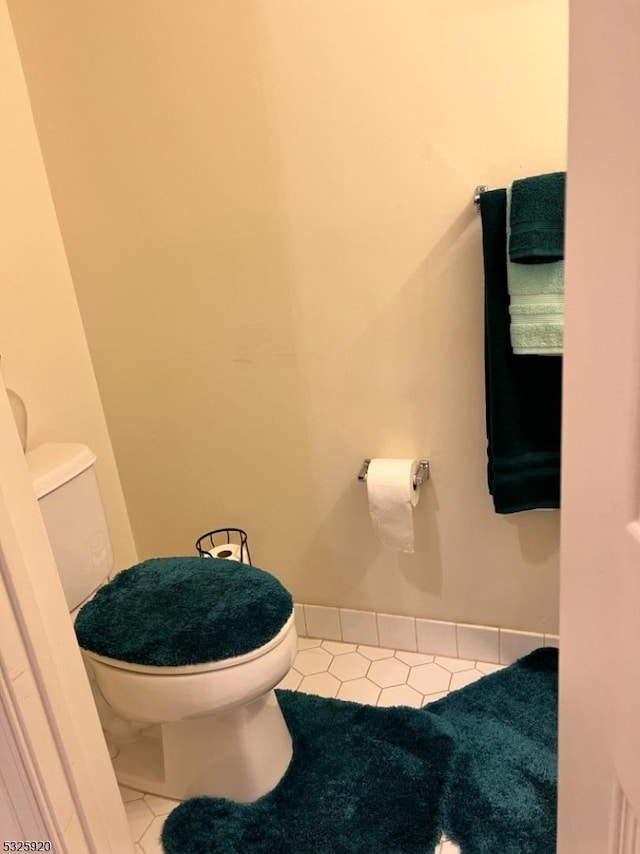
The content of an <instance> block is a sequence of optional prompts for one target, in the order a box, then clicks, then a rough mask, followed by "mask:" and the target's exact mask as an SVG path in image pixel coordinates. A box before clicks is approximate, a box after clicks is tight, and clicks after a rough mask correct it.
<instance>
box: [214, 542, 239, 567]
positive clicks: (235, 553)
mask: <svg viewBox="0 0 640 854" xmlns="http://www.w3.org/2000/svg"><path fill="white" fill-rule="evenodd" d="M208 553H209V554H210V555H211V557H217V558H220V559H221V560H239V561H240V562H241V563H244V556H243V554H242V546H239V545H237V543H225V544H224V545H223V546H216V547H215V548H213V549H209V552H208Z"/></svg>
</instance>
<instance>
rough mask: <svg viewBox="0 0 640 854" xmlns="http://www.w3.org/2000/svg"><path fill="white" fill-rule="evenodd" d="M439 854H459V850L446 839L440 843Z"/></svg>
mask: <svg viewBox="0 0 640 854" xmlns="http://www.w3.org/2000/svg"><path fill="white" fill-rule="evenodd" d="M440 854H460V849H459V848H458V846H457V845H456V844H455V842H452V841H451V840H450V839H447V841H446V842H443V843H442V848H441V849H440ZM496 854H498V852H496Z"/></svg>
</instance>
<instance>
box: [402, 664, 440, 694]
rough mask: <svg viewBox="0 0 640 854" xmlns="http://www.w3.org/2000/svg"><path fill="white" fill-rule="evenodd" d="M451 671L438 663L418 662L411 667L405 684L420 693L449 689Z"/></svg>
mask: <svg viewBox="0 0 640 854" xmlns="http://www.w3.org/2000/svg"><path fill="white" fill-rule="evenodd" d="M450 682H451V673H450V672H449V671H448V670H445V669H444V668H443V667H440V665H439V664H420V665H419V666H418V667H412V668H411V672H410V673H409V678H408V679H407V685H410V686H411V687H412V688H415V690H416V691H419V692H420V693H421V694H436V693H440V692H441V691H448V690H449V683H450Z"/></svg>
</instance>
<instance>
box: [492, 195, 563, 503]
mask: <svg viewBox="0 0 640 854" xmlns="http://www.w3.org/2000/svg"><path fill="white" fill-rule="evenodd" d="M480 211H481V214H482V250H483V258H484V282H485V306H484V307H485V389H486V423H487V456H488V461H487V462H488V465H487V475H488V481H489V492H490V493H491V495H492V496H493V504H494V507H495V510H496V513H516V512H518V511H520V510H535V509H538V508H546V507H559V506H560V432H561V429H560V409H561V399H562V390H561V389H562V359H561V358H560V357H558V356H555V357H554V356H551V357H549V358H548V359H541V358H540V357H539V356H516V355H514V353H513V350H512V349H511V340H510V337H509V293H508V289H507V194H506V192H505V190H489V191H487V192H486V193H483V194H482V196H481V197H480Z"/></svg>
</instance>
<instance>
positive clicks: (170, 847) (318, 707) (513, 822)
mask: <svg viewBox="0 0 640 854" xmlns="http://www.w3.org/2000/svg"><path fill="white" fill-rule="evenodd" d="M277 693H278V699H279V702H280V705H281V707H282V711H283V713H284V715H285V718H286V720H287V724H288V726H289V729H290V731H291V734H292V736H293V741H294V758H293V760H292V762H291V765H290V766H289V768H288V770H287V772H286V774H285V775H284V777H283V778H282V780H281V781H280V783H279V784H278V785H277V786H276V787H275V789H273V791H271V792H269V794H267V795H265V796H264V797H263V798H261V799H260V800H258V801H256V802H255V803H253V804H236V803H234V802H232V801H226V800H222V799H217V798H193V799H192V800H189V801H185V803H183V804H181V805H180V806H179V807H177V808H176V809H175V810H174V811H173V812H172V813H171V815H170V816H169V817H168V819H167V821H166V822H165V825H164V829H163V833H162V844H163V846H164V851H165V854H245V852H246V854H431V852H433V850H434V847H435V845H436V843H437V841H438V839H439V837H440V833H441V831H444V832H446V833H447V834H448V835H449V836H450V837H451V838H452V839H453V840H454V841H456V842H457V843H458V845H460V847H461V850H462V852H463V854H554V852H555V797H556V729H557V719H556V706H557V653H556V651H555V650H549V649H546V650H537V651H536V652H534V653H532V654H531V655H529V656H527V657H526V658H524V659H521V660H520V661H519V662H516V664H514V665H511V666H510V667H508V668H506V669H504V670H502V671H500V672H498V673H495V674H493V675H491V676H486V677H484V678H483V679H481V680H479V681H478V682H476V683H474V684H472V685H469V686H467V687H466V688H463V689H461V690H459V691H455V692H453V693H452V694H450V695H449V696H448V697H445V698H444V699H443V700H440V701H438V702H437V703H432V704H430V705H429V706H428V707H427V708H426V709H421V710H418V709H409V708H406V707H397V708H375V707H372V706H362V705H360V704H357V703H347V702H342V701H340V700H327V699H323V698H320V697H314V696H310V695H306V694H297V693H294V692H290V691H278V692H277Z"/></svg>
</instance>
